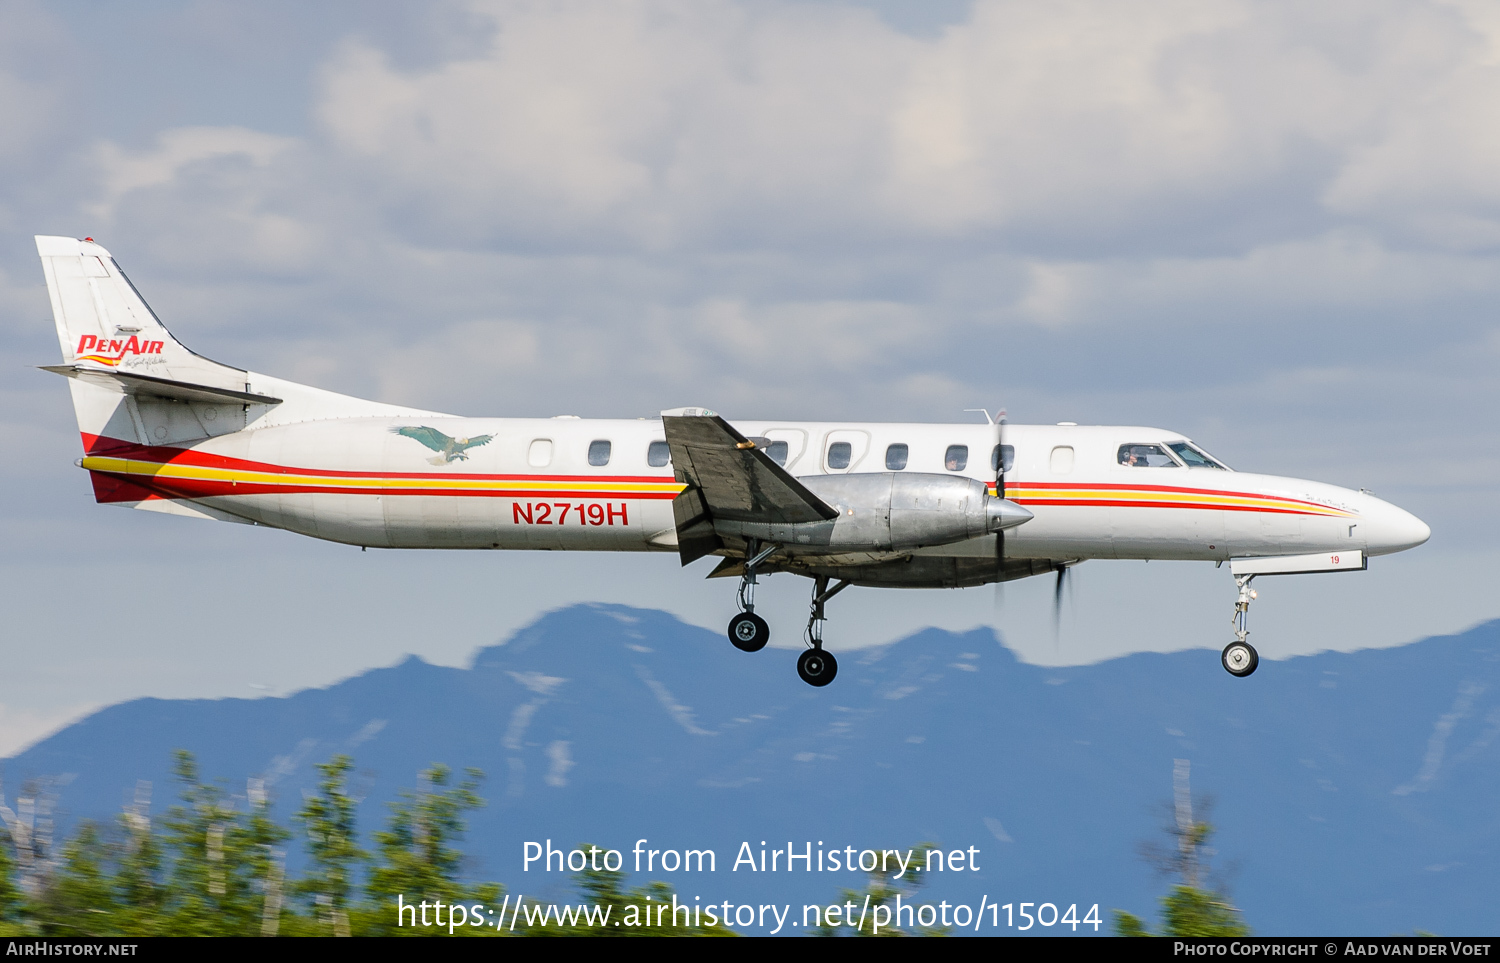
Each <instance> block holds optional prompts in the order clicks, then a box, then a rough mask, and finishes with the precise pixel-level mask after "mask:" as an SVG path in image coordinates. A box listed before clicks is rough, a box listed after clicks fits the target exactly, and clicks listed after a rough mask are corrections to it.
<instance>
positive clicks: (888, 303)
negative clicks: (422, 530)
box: [0, 0, 1500, 753]
mask: <svg viewBox="0 0 1500 963" xmlns="http://www.w3.org/2000/svg"><path fill="white" fill-rule="evenodd" d="M0 23H3V25H4V29H3V30H0V226H3V230H0V361H3V362H4V367H3V371H4V374H3V376H0V398H3V408H0V436H3V439H4V442H5V445H6V449H7V451H8V452H9V453H10V454H9V457H8V458H6V459H5V460H4V463H3V467H0V485H3V486H4V493H5V496H6V497H5V498H4V502H3V506H4V507H3V509H0V513H3V514H0V539H3V541H0V602H3V604H4V606H5V609H6V617H5V619H4V622H3V623H0V625H3V628H0V632H3V633H4V635H3V638H0V653H3V655H4V659H5V661H4V667H5V671H4V672H3V673H0V753H5V752H9V751H12V750H13V749H15V748H16V747H18V746H19V745H21V744H23V743H24V742H26V741H27V740H29V739H31V738H34V737H36V736H37V735H39V734H41V733H44V732H45V731H47V730H48V729H49V728H51V727H53V726H55V725H57V724H59V723H60V722H63V721H66V720H68V719H71V718H74V717H76V716H77V715H78V714H79V713H80V712H83V711H86V710H87V709H89V708H91V707H96V706H99V705H103V704H107V703H109V702H114V701H118V700H120V699H124V698H130V697H135V696H140V695H161V696H171V697H184V696H203V697H214V696H224V695H232V696H250V695H256V694H266V693H282V692H286V691H290V690H292V689H295V688H298V687H301V686H305V685H318V684H326V683H328V682H330V681H333V680H335V679H338V678H341V677H344V676H347V675H350V674H353V673H355V672H358V671H361V670H363V669H365V668H368V667H370V666H374V665H382V664H388V663H390V662H391V661H393V660H395V659H396V658H398V657H400V656H401V655H402V654H404V653H407V652H416V653H419V654H421V655H423V656H424V657H426V658H428V659H431V660H433V661H438V662H445V663H451V664H461V663H463V662H464V661H465V659H466V658H467V657H468V655H469V654H470V653H471V652H472V651H473V649H474V648H476V647H477V646H480V645H484V644H489V643H492V642H494V641H496V640H497V639H499V638H501V637H504V636H505V635H506V634H507V633H508V632H509V631H510V630H511V629H513V628H514V627H516V626H519V625H521V624H524V623H526V622H527V621H530V620H531V619H532V618H534V617H535V616H536V615H537V614H538V613H539V612H541V611H544V610H546V609H548V608H551V607H554V606H556V605H561V604H565V603H568V602H574V601H587V600H600V601H619V602H629V603H632V604H637V605H642V606H650V607H662V608H667V609H670V610H672V611H674V612H677V613H679V614H681V615H682V616H683V617H685V618H688V619H690V620H692V621H695V622H699V623H702V624H705V625H713V626H715V627H717V626H719V624H720V623H721V622H723V621H724V620H725V619H727V617H728V615H729V614H730V613H731V612H732V610H733V606H732V600H731V596H732V590H733V586H732V585H730V584H728V583H726V582H714V583H704V582H703V581H702V580H701V575H702V574H703V573H702V572H701V571H699V570H698V569H696V568H695V569H689V570H688V571H687V572H679V571H678V570H677V566H676V562H675V559H672V558H670V557H665V556H664V557H652V558H649V559H645V560H642V559H639V558H626V559H621V558H616V557H609V556H598V557H592V556H577V557H567V558H563V557H557V556H552V555H538V556H531V555H520V554H518V555H499V554H495V555H490V554H485V555H465V554H449V555H443V554H439V553H407V554H396V553H380V552H374V553H367V554H363V555H361V554H360V553H358V552H357V551H355V550H351V549H348V548H345V547H341V546H332V545H323V544H319V543H315V542H312V541H310V540H306V539H299V538H297V537H294V536H290V535H284V534H282V533H273V532H266V531H261V530H251V529H248V528H242V527H240V526H224V525H213V524H208V523H203V522H196V521H190V520H186V519H176V518H165V517H160V516H157V515H154V514H149V513H143V512H126V511H120V510H118V509H110V508H105V507H99V506H95V505H94V504H93V501H92V497H91V495H90V492H89V488H88V483H87V479H86V477H85V476H84V473H83V472H81V471H79V470H77V469H76V468H74V467H73V464H72V463H73V460H74V459H75V458H77V457H78V456H79V450H78V442H77V434H76V428H75V425H74V422H73V418H72V413H71V410H70V406H69V404H68V399H67V391H66V389H65V386H64V384H63V382H62V381H61V379H57V378H54V377H52V376H49V375H47V374H45V373H41V372H37V371H35V370H33V369H32V368H31V367H29V366H32V365H36V364H47V363H55V360H56V352H57V348H56V340H55V336H54V333H53V329H52V324H51V320H50V317H49V314H50V312H49V309H48V306H47V298H46V291H45V287H44V285H43V282H42V276H41V271H40V266H39V264H38V261H37V258H36V254H35V249H34V247H33V245H32V241H31V237H32V235H33V234H39V233H45V234H70V235H75V236H84V235H89V236H93V237H95V238H97V239H98V240H99V241H100V242H102V243H103V244H104V245H105V246H106V247H108V248H109V249H110V250H111V251H112V252H113V253H114V254H115V256H116V258H117V259H118V260H119V261H120V263H121V264H122V266H124V268H125V270H126V271H128V272H129V273H130V274H131V276H132V278H133V279H134V280H135V282H136V284H137V286H138V287H139V288H140V289H141V291H142V292H143V294H144V295H145V297H146V298H147V300H148V301H150V302H151V303H152V305H153V307H154V308H155V309H156V311H157V313H158V314H159V315H160V316H161V317H162V318H163V320H164V321H165V322H166V323H167V324H168V326H170V327H171V328H172V329H173V331H174V333H175V334H177V335H178V336H179V337H180V338H181V339H182V340H183V341H184V342H186V343H187V344H188V345H190V346H191V347H193V348H194V349H195V350H197V351H199V352H201V353H203V354H206V355H208V356H210V357H213V358H216V359H220V360H223V361H226V362H230V363H234V364H237V365H241V366H245V367H249V368H252V369H254V370H258V371H264V372H267V373H270V374H274V375H278V376H281V377H287V378H292V379H297V380H304V381H307V382H311V383H314V384H317V385H319V386H322V387H327V388H332V389H335V390H339V391H343V392H347V393H351V394H357V395H362V396H369V397H376V398H380V399H383V400H388V401H393V402H400V403H405V404H412V405H419V406H422V407H426V408H436V409H441V410H447V411H455V412H460V413H466V414H481V415H512V414H513V415H551V414H558V413H573V414H579V415H583V416H611V417H634V416H642V415H647V416H649V415H652V414H654V413H655V412H657V411H659V410H661V409H662V408H666V407H674V406H678V405H688V404H696V405H707V406H711V407H713V408H715V409H717V410H719V411H721V412H724V413H725V414H726V415H728V416H730V417H731V418H733V417H736V416H740V417H762V416H764V417H774V418H787V419H792V418H809V419H813V418H816V419H851V420H855V419H868V420H891V421H896V420H905V421H957V420H964V419H969V418H973V417H974V416H973V415H965V414H964V413H963V409H965V408H977V407H989V408H994V407H997V406H1000V405H1004V406H1006V407H1007V408H1008V409H1009V410H1010V412H1011V416H1012V420H1014V421H1022V422H1042V423H1047V422H1054V421H1060V420H1070V421H1078V422H1084V423H1125V424H1148V425H1156V426H1161V427H1170V428H1174V429H1177V430H1181V431H1183V432H1185V433H1187V434H1189V435H1190V436H1192V437H1193V438H1195V439H1197V440H1198V441H1199V442H1201V443H1202V444H1204V445H1205V446H1206V447H1207V448H1208V449H1209V450H1210V451H1213V452H1215V453H1216V454H1218V455H1219V456H1221V457H1222V458H1224V459H1226V460H1227V461H1229V462H1230V463H1231V464H1233V465H1235V466H1236V467H1241V468H1246V469H1254V470H1258V471H1266V472H1273V473H1283V474H1289V475H1296V476H1300V477H1309V478H1316V479H1321V480H1325V481H1330V482H1334V483H1337V484H1342V485H1348V486H1351V487H1365V488H1370V489H1373V490H1375V491H1376V492H1377V493H1378V494H1380V495H1381V496H1382V497H1385V498H1387V499H1389V500H1391V501H1394V502H1396V503H1397V504H1400V505H1402V506H1403V507H1406V508H1408V509H1410V510H1412V511H1414V512H1416V513H1417V514H1418V515H1420V516H1421V517H1423V518H1424V519H1425V520H1427V521H1428V522H1429V523H1430V524H1431V525H1432V527H1433V532H1434V534H1433V538H1432V541H1431V542H1430V543H1429V544H1428V545H1426V546H1424V547H1423V548H1421V549H1418V550H1416V551H1414V552H1411V553H1408V554H1407V555H1405V556H1401V557H1397V558H1393V559H1388V560H1387V559H1377V560H1376V561H1375V562H1374V563H1372V567H1371V570H1370V571H1369V572H1367V573H1363V574H1360V575H1345V576H1338V577H1336V578H1335V577H1327V578H1326V579H1318V578H1313V579H1284V580H1281V581H1270V582H1269V583H1268V584H1267V585H1266V586H1264V587H1262V591H1261V600H1260V601H1259V602H1258V603H1257V604H1256V608H1255V609H1254V610H1253V611H1252V629H1253V630H1254V635H1253V636H1252V638H1253V639H1254V641H1255V642H1256V643H1257V645H1258V646H1259V647H1260V649H1261V651H1262V653H1263V654H1264V655H1266V656H1267V657H1270V658H1276V657H1278V656H1283V657H1284V656H1286V655H1290V654H1293V653H1297V652H1306V651H1313V650H1316V649H1320V648H1346V649H1347V648H1357V647H1360V646H1365V645H1392V644H1398V643H1401V642H1406V641H1411V640H1413V639H1415V638H1418V637H1421V636H1425V635H1429V634H1434V633H1438V632H1446V631H1453V630H1456V629H1459V628H1462V627H1464V626H1467V625H1469V624H1472V623H1473V622H1476V621H1479V620H1481V619H1484V618H1490V617H1494V616H1497V615H1500V601H1492V599H1495V598H1497V597H1500V596H1497V593H1495V592H1494V590H1493V589H1492V587H1491V585H1490V583H1489V581H1488V579H1487V578H1486V576H1487V575H1488V574H1490V573H1491V572H1494V571H1496V570H1497V563H1500V551H1497V549H1496V547H1495V543H1496V541H1497V539H1500V509H1497V508H1496V495H1497V485H1496V482H1495V479H1496V475H1497V468H1500V430H1497V428H1496V427H1495V424H1494V422H1495V418H1494V417H1493V412H1495V411H1496V410H1497V402H1500V387H1497V381H1496V378H1495V377H1494V375H1493V373H1492V372H1493V371H1494V369H1495V367H1496V364H1497V362H1500V326H1497V323H1496V317H1497V309H1500V7H1497V6H1496V5H1494V4H1493V3H1489V2H1479V0H1451V2H1439V0H1429V2H1417V0H1357V2H1356V0H1348V2H1338V0H1329V2H1324V3H1319V4H1311V5H1310V4H1306V3H1294V2H1284V3H1278V2H1266V0H1257V2H1248V0H1247V2H1234V0H1183V2H1171V0H1150V2H1141V3H1136V2H1129V0H1097V2H1094V0H1059V2H1051V3H1045V4H1040V3H1021V2H1005V0H975V2H973V3H966V2H928V3H924V4H920V5H918V4H903V3H896V2H890V3H879V2H868V3H855V2H848V3H839V2H813V0H807V2H781V3H775V2H755V3H749V2H730V0H704V2H692V3H683V2H663V3H650V2H626V0H610V2H597V3H568V2H545V0H536V2H529V0H528V2H520V0H518V2H495V3H487V2H447V3H442V2H434V3H427V4H409V3H378V2H370V0H360V2H331V0H330V2H324V3H319V4H302V3H292V2H286V3H280V2H270V0H264V2H259V3H255V4H247V3H240V4H232V3H221V2H194V0H175V2H167V0H158V2H138V3H133V4H128V5H125V4H97V3H92V2H83V0H76V2H51V3H46V4H42V3H31V2H15V0H0ZM705 565H706V563H705ZM700 567H704V566H700ZM1076 575H1077V578H1076V584H1075V585H1074V590H1073V593H1072V597H1071V598H1070V599H1069V601H1068V603H1067V605H1066V607H1065V611H1064V616H1063V620H1062V626H1061V629H1060V630H1059V631H1057V632H1054V630H1053V627H1052V622H1051V617H1050V592H1051V584H1050V582H1047V583H1045V584H1044V583H1042V582H1041V581H1036V582H1034V583H1019V584H1012V585H1010V586H1007V587H1006V588H1005V590H1004V592H1003V593H996V592H994V591H993V590H992V589H988V588H986V589H979V590H970V591H965V592H926V593H922V592H887V593H880V592H874V591H868V590H866V591H860V590H856V591H853V592H850V593H846V594H845V595H843V596H841V597H840V599H839V602H838V604H837V605H836V607H835V609H834V610H833V611H832V613H831V614H832V615H833V617H834V620H835V621H834V622H833V623H831V625H830V628H829V633H828V636H829V640H830V646H831V647H832V648H833V649H834V651H838V649H839V648H840V647H841V646H842V647H847V646H854V645H862V644H869V643H873V642H882V641H886V640H888V639H890V638H892V637H894V636H896V635H900V634H904V633H905V632H907V631H910V630H911V629H914V628H916V627H919V626H923V625H929V624H937V625H944V626H948V627H953V628H964V627H968V626H972V625H975V624H992V625H995V626H996V627H997V628H999V629H1000V631H1001V632H1002V633H1003V634H1004V636H1005V638H1006V640H1007V642H1009V643H1010V644H1012V645H1013V646H1014V647H1016V648H1017V649H1018V650H1019V651H1021V652H1022V653H1023V655H1024V656H1025V657H1027V658H1030V659H1033V660H1036V661H1051V662H1068V661H1087V660H1091V659H1097V658H1100V657H1104V656H1106V655H1109V654H1114V653H1118V652H1122V651H1130V650H1134V649H1142V648H1155V649H1175V648H1185V647H1193V646H1209V647H1212V648H1214V649H1217V648H1219V647H1220V646H1222V644H1223V643H1224V642H1225V641H1227V640H1228V636H1229V625H1228V619H1229V615H1230V610H1231V606H1232V601H1233V591H1232V585H1231V582H1230V579H1229V576H1228V573H1227V571H1217V572H1216V571H1214V570H1213V569H1212V568H1211V567H1210V566H1195V565H1182V564H1178V565H1173V564H1161V563H1156V564H1153V565H1149V566H1148V565H1144V564H1142V563H1131V562H1118V563H1110V562H1095V563H1091V564H1089V565H1086V566H1083V567H1081V568H1080V569H1079V570H1078V571H1077V573H1076ZM804 593H805V586H804V585H803V584H802V583H801V582H800V580H799V581H798V582H789V583H788V584H786V585H780V584H778V583H777V582H776V581H775V580H773V581H772V582H771V583H769V584H768V586H767V590H766V592H765V595H766V601H767V605H768V607H769V608H771V609H772V611H773V612H774V613H775V618H774V619H773V622H774V624H777V625H779V626H781V631H780V639H779V640H780V641H782V642H788V643H789V642H790V641H791V640H792V639H793V638H794V636H795V635H796V634H797V631H798V628H799V623H800V621H801V619H802V618H804V617H805V616H804V615H803V612H804V610H805V604H806V603H805V599H804ZM726 644H727V643H726ZM1204 657H1205V658H1209V659H1211V658H1213V657H1214V656H1213V654H1212V653H1210V652H1207V651H1205V653H1204ZM1270 668H1274V664H1273V665H1271V666H1268V667H1267V669H1270ZM1267 669H1263V670H1262V671H1266V670H1267ZM788 671H791V667H790V660H788Z"/></svg>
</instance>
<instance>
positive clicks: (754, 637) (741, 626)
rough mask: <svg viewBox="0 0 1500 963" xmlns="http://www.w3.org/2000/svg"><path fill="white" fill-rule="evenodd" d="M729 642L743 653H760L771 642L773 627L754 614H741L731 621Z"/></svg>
mask: <svg viewBox="0 0 1500 963" xmlns="http://www.w3.org/2000/svg"><path fill="white" fill-rule="evenodd" d="M729 641H731V642H733V643H734V647H735V648H736V649H739V650H740V651H741V652H759V651H760V650H761V649H764V648H765V647H766V643H767V642H769V641H771V627H770V626H769V625H767V624H766V620H765V619H763V618H761V617H760V616H758V615H756V614H755V613H754V612H741V613H740V614H739V615H736V616H735V617H734V618H732V619H730V620H729Z"/></svg>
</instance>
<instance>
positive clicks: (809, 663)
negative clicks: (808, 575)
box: [797, 575, 849, 687]
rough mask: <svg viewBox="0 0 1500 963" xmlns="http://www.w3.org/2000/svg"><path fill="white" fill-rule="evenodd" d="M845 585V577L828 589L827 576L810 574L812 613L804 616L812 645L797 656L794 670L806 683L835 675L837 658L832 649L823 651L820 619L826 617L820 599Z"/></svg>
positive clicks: (824, 682)
mask: <svg viewBox="0 0 1500 963" xmlns="http://www.w3.org/2000/svg"><path fill="white" fill-rule="evenodd" d="M848 587H849V582H848V581H847V580H845V581H842V582H839V584H837V585H835V586H834V587H833V588H831V589H830V588H829V587H828V576H826V575H818V576H815V577H814V578H813V597H812V613H811V614H810V615H809V616H808V618H807V633H806V635H805V638H806V640H807V644H808V645H809V646H811V648H809V649H808V650H807V651H806V652H803V653H802V654H801V655H799V656H798V657H797V674H798V675H799V676H801V677H802V681H803V682H806V683H807V684H808V685H814V686H819V687H821V686H825V685H827V684H828V683H830V682H832V681H833V677H834V676H836V675H838V671H839V662H838V659H835V658H834V657H833V653H831V652H825V651H823V623H824V622H826V621H828V617H827V616H826V615H824V614H823V603H825V602H827V601H828V600H829V599H831V598H833V597H834V596H835V595H837V594H839V593H840V592H842V591H843V590H844V589H846V588H848Z"/></svg>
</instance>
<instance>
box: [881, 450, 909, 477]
mask: <svg viewBox="0 0 1500 963" xmlns="http://www.w3.org/2000/svg"><path fill="white" fill-rule="evenodd" d="M906 452H907V448H906V446H905V445H892V446H890V447H889V448H887V449H886V450H885V470H886V471H900V470H901V469H903V468H905V467H906Z"/></svg>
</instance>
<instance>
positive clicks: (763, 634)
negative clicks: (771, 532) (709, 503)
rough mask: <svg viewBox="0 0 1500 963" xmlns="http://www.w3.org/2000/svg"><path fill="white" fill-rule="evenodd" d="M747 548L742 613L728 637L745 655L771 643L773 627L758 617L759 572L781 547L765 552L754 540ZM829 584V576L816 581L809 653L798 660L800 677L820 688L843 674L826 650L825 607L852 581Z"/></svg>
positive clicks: (809, 621) (733, 621) (731, 623)
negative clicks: (761, 566) (824, 639)
mask: <svg viewBox="0 0 1500 963" xmlns="http://www.w3.org/2000/svg"><path fill="white" fill-rule="evenodd" d="M747 547H748V549H749V551H748V553H747V556H746V559H745V574H744V575H743V576H742V577H741V578H740V590H739V599H738V601H739V607H740V614H739V615H736V616H735V617H734V618H732V619H730V620H729V632H728V635H729V641H730V642H731V643H733V645H734V647H735V648H736V649H739V650H740V651H741V652H758V651H760V650H761V649H763V648H765V647H766V643H767V642H769V641H771V628H770V626H768V625H767V624H766V620H765V619H763V618H761V617H760V616H759V615H756V614H755V585H756V569H757V568H759V566H760V564H761V563H762V562H764V561H765V560H766V559H768V558H770V557H771V553H773V552H775V551H776V550H777V549H778V548H780V547H781V546H779V545H770V546H767V547H766V548H764V549H762V548H761V547H760V543H759V542H758V541H756V540H752V541H751V542H750V544H749V545H748V546H747ZM828 581H829V579H828V576H826V575H819V576H817V577H815V578H814V579H813V597H812V612H811V614H810V615H809V616H808V619H807V631H806V632H805V633H804V636H803V637H804V638H805V639H806V641H807V644H808V650H807V651H806V652H803V653H802V654H801V655H800V656H798V657H797V675H799V676H800V677H801V678H802V681H803V682H806V683H807V684H808V685H812V686H818V687H819V688H821V687H823V686H825V685H827V684H828V683H830V682H832V681H833V677H834V676H835V675H837V674H838V671H839V663H838V660H837V659H835V658H834V657H833V653H831V652H825V651H824V650H823V623H824V622H826V621H828V618H827V616H826V615H824V614H823V605H824V603H825V602H827V601H828V600H829V599H831V598H833V597H834V596H835V595H837V594H839V593H840V592H842V591H843V590H844V589H846V588H848V587H849V582H848V581H841V582H839V583H838V584H837V585H835V586H834V587H833V588H829V587H828Z"/></svg>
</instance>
